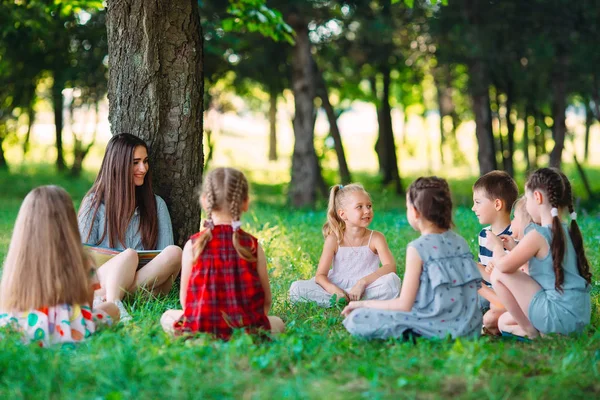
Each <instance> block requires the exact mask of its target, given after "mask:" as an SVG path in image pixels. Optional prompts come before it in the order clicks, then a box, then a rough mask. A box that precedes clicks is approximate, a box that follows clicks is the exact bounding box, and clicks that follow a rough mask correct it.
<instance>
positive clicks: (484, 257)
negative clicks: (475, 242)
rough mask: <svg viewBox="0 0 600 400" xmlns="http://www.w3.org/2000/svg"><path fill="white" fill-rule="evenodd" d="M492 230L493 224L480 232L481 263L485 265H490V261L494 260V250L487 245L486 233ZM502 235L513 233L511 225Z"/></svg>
mask: <svg viewBox="0 0 600 400" xmlns="http://www.w3.org/2000/svg"><path fill="white" fill-rule="evenodd" d="M491 231H492V227H491V226H487V227H485V228H483V229H482V230H481V232H479V258H478V260H479V263H480V264H482V265H483V266H484V267H486V266H487V265H488V263H489V262H490V261H491V260H492V255H493V253H492V250H490V249H489V248H488V247H487V237H486V234H487V233H488V232H491ZM500 235H512V230H511V229H510V225H508V226H507V227H506V228H505V229H504V230H503V231H502V233H500Z"/></svg>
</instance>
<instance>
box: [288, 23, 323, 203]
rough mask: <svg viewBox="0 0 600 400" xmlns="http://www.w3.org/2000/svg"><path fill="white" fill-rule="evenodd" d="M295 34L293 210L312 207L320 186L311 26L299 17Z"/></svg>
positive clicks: (293, 72)
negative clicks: (309, 35)
mask: <svg viewBox="0 0 600 400" xmlns="http://www.w3.org/2000/svg"><path fill="white" fill-rule="evenodd" d="M290 24H291V25H292V28H294V30H295V31H296V44H295V45H294V49H293V53H292V59H293V61H292V63H293V69H292V89H293V91H294V106H295V115H294V123H293V125H294V136H295V139H296V140H295V142H294V152H293V155H292V179H291V182H290V190H289V197H290V201H291V204H292V205H293V206H294V207H304V206H313V205H314V203H315V200H316V190H317V188H318V183H319V178H320V177H319V175H320V174H319V170H318V165H319V164H318V160H317V157H316V153H315V143H314V122H313V118H314V113H315V110H314V98H315V77H314V68H313V65H312V55H311V52H310V41H309V39H308V27H307V25H306V21H304V20H303V19H302V18H301V17H300V16H298V15H297V14H296V15H294V16H293V18H292V19H291V20H290Z"/></svg>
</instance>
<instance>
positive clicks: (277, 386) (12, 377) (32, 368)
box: [0, 166, 600, 399]
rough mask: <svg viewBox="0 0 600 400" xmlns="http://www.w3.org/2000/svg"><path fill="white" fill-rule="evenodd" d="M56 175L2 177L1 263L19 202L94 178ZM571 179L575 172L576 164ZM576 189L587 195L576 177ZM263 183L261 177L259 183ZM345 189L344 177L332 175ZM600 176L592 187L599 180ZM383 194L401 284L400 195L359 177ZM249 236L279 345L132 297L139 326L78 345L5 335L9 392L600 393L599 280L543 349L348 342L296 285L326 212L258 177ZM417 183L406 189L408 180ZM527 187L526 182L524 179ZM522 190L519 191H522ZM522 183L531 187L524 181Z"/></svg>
mask: <svg viewBox="0 0 600 400" xmlns="http://www.w3.org/2000/svg"><path fill="white" fill-rule="evenodd" d="M52 170H53V169H52V168H51V167H39V166H38V167H36V168H33V169H32V170H24V169H22V170H19V171H16V172H13V173H12V175H9V174H7V173H0V188H2V189H1V190H0V259H3V258H4V256H5V255H6V251H7V248H8V244H9V241H10V234H11V231H12V227H13V224H14V220H15V218H16V215H17V212H18V208H19V205H20V202H21V201H22V198H23V197H24V196H25V194H26V193H27V192H28V191H29V190H30V189H31V188H32V187H34V186H37V185H41V184H48V183H55V184H59V185H62V186H64V187H65V188H66V189H67V190H68V191H69V192H70V193H71V195H72V197H73V199H74V200H75V201H76V203H77V204H78V202H79V200H80V199H81V198H82V197H83V195H84V193H85V192H86V191H87V189H88V188H89V187H90V185H91V182H92V180H93V174H91V173H88V174H86V175H85V176H84V177H82V178H79V179H76V180H74V179H71V178H68V177H61V176H57V175H56V174H55V173H54V172H52ZM567 171H569V169H567ZM570 176H573V178H574V185H575V187H576V193H583V192H582V191H581V186H580V183H579V182H578V180H577V179H576V178H577V177H576V175H574V174H570ZM251 178H252V176H251ZM330 178H331V181H334V180H335V179H334V178H333V175H331V176H330ZM599 178H600V171H590V179H591V181H592V182H594V183H595V186H596V188H597V190H598V184H597V182H600V180H599ZM357 180H359V181H362V182H363V183H365V184H366V186H367V188H368V189H370V188H373V190H372V191H371V193H372V196H373V199H374V207H375V219H374V222H373V224H372V226H371V227H372V228H374V229H377V230H380V231H382V232H384V233H385V234H386V237H387V239H388V242H389V244H390V248H391V249H392V252H393V253H394V255H395V256H396V260H397V264H398V270H399V271H398V272H399V274H400V276H402V273H403V270H404V262H403V260H404V256H405V251H406V243H407V242H408V241H410V240H412V239H413V238H415V237H416V233H415V232H414V231H412V229H411V228H410V226H409V225H408V222H407V220H406V216H405V214H404V208H403V201H402V199H399V198H397V197H395V196H393V195H392V194H391V193H389V192H385V191H382V190H375V189H374V188H375V187H376V184H375V181H376V179H375V178H374V177H371V176H359V178H358V179H357ZM256 181H257V180H255V183H254V184H253V186H252V192H253V193H252V195H253V204H252V206H251V211H250V212H249V213H247V214H245V215H244V222H245V228H247V229H248V230H249V231H251V232H252V233H254V234H255V235H256V236H257V237H258V238H259V239H260V241H261V244H262V246H263V247H264V249H265V252H266V254H267V257H268V260H269V271H270V276H271V286H272V290H273V294H274V309H273V314H275V315H280V316H281V317H282V318H283V319H284V321H285V322H286V323H287V326H288V330H287V332H286V333H285V334H283V335H281V336H279V337H277V338H275V339H274V340H273V341H271V342H267V343H260V342H255V341H253V340H252V338H250V337H248V336H245V335H239V336H236V337H234V339H233V340H231V341H230V342H227V343H224V342H219V341H212V340H209V339H206V338H205V337H200V338H198V339H195V340H189V341H183V340H181V339H173V338H170V337H168V336H167V335H165V334H164V333H163V332H162V331H161V329H160V326H159V324H158V321H159V317H160V315H161V313H162V312H163V311H164V310H166V309H168V308H172V307H176V306H177V304H178V300H177V296H176V293H175V291H173V292H172V293H171V295H170V296H169V297H168V298H163V299H152V298H149V297H148V296H144V295H140V296H138V297H136V298H135V299H131V300H130V301H129V302H128V306H129V307H130V308H131V309H132V315H133V317H134V319H133V321H132V322H131V323H130V324H128V325H125V326H118V327H116V328H113V329H110V330H108V331H104V332H101V333H99V334H97V335H95V336H94V337H93V338H92V339H91V340H89V341H87V342H84V343H82V344H80V345H78V346H77V347H76V348H59V347H57V348H51V349H40V348H37V347H34V346H23V345H21V344H20V343H19V342H18V340H17V339H16V338H15V337H12V336H9V337H6V338H5V339H4V340H0V398H24V397H27V398H29V397H34V398H108V399H120V398H158V397H162V398H207V397H210V398H212V397H218V398H231V397H235V398H244V399H254V398H265V399H272V398H327V399H342V398H343V399H348V398H350V399H353V398H399V397H400V398H405V397H406V398H447V397H459V398H474V399H482V398H493V399H496V398H583V397H585V398H594V397H595V396H600V371H599V367H600V330H599V329H598V327H600V316H599V314H598V302H599V300H600V294H599V293H600V282H598V285H595V286H594V292H593V303H594V311H593V317H592V318H593V323H592V326H591V327H589V329H588V330H587V331H586V332H585V334H584V335H581V336H579V337H552V338H550V339H547V340H541V341H538V342H536V343H533V344H524V343H519V342H513V341H507V340H496V339H490V338H481V339H479V340H474V341H468V340H456V341H452V340H438V341H427V340H419V341H418V342H417V344H412V343H402V342H399V341H395V340H388V341H374V342H366V341H363V340H358V339H354V338H352V337H350V336H349V335H348V334H347V332H346V331H345V330H344V329H343V327H342V325H341V321H342V319H341V318H340V315H339V310H336V309H332V310H322V309H319V308H316V307H314V306H310V305H302V306H292V305H290V304H289V302H288V301H287V290H288V288H289V286H290V284H291V282H292V281H294V280H296V279H300V278H304V279H305V278H309V277H310V276H312V274H313V273H314V271H315V269H316V265H317V262H318V258H319V255H320V252H321V246H322V243H323V240H322V237H321V234H320V230H321V225H322V223H323V221H324V218H325V206H324V202H322V204H321V206H320V207H318V208H317V210H318V211H311V210H301V211H293V210H291V209H288V208H287V207H286V206H285V204H284V201H285V200H284V199H285V195H284V194H285V187H284V186H283V185H275V186H273V185H266V184H262V183H260V182H256ZM408 182H409V181H407V182H406V184H408ZM472 182H473V179H465V180H463V181H459V180H455V181H452V182H451V186H452V189H453V193H454V195H455V200H456V203H457V204H458V206H457V208H456V210H455V222H456V225H457V226H456V230H457V231H458V233H460V234H461V235H463V236H464V237H466V238H467V240H468V242H469V243H470V245H471V247H472V250H473V252H474V254H475V252H476V237H477V233H478V231H479V229H480V226H479V224H478V222H477V220H476V218H475V216H474V215H473V213H472V212H471V211H470V198H471V189H470V188H471V184H472ZM521 182H522V180H521ZM520 186H521V185H520ZM521 187H522V186H521ZM581 208H584V209H585V211H584V210H582V209H579V210H578V212H579V215H580V216H581V218H580V222H581V229H582V232H583V236H584V239H585V242H586V248H587V254H588V257H589V259H590V261H591V264H592V269H593V273H594V278H593V279H594V281H600V266H599V264H600V253H599V249H598V241H599V239H600V234H599V233H598V231H599V230H600V218H599V214H598V208H597V207H595V206H594V205H593V203H590V202H587V201H585V200H584V201H582V202H581Z"/></svg>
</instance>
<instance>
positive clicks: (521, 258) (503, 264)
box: [487, 230, 550, 274]
mask: <svg viewBox="0 0 600 400" xmlns="http://www.w3.org/2000/svg"><path fill="white" fill-rule="evenodd" d="M487 240H488V244H489V245H490V246H488V248H491V249H492V251H493V253H494V256H493V260H494V268H495V269H497V270H498V271H500V272H504V273H509V274H510V273H513V272H515V271H517V270H518V269H519V268H521V267H522V266H523V264H525V263H527V262H528V261H529V260H530V259H531V258H532V257H542V258H543V257H546V255H547V254H548V251H549V250H550V248H549V246H548V243H546V239H544V237H543V236H542V235H540V234H539V233H538V232H537V231H535V230H532V231H531V232H529V233H527V234H526V235H525V237H524V238H523V240H521V241H520V242H519V245H518V246H515V248H514V249H513V250H512V251H511V252H509V253H506V252H505V251H504V244H503V243H502V239H500V238H499V237H498V236H496V235H494V234H492V233H488V234H487Z"/></svg>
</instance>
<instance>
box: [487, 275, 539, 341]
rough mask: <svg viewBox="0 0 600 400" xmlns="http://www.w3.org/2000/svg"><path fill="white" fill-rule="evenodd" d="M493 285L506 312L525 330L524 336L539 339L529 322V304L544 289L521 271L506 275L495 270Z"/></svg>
mask: <svg viewBox="0 0 600 400" xmlns="http://www.w3.org/2000/svg"><path fill="white" fill-rule="evenodd" d="M492 284H493V285H494V289H495V290H496V294H497V295H498V297H500V300H501V301H502V303H503V304H504V306H505V307H506V310H507V311H508V312H509V313H510V314H511V316H512V318H513V319H514V320H515V322H516V323H517V324H518V325H519V326H520V327H521V328H522V329H523V334H524V336H528V337H529V338H535V337H537V336H538V331H537V329H535V327H534V326H533V324H532V323H531V321H530V320H529V304H530V303H531V299H533V296H534V295H535V294H536V293H537V292H539V291H540V290H541V289H542V287H541V286H540V285H539V284H538V283H537V282H536V281H535V280H534V279H533V278H532V277H530V276H529V275H527V274H525V273H523V272H521V271H516V272H514V273H512V274H505V273H503V272H500V271H498V269H494V271H493V272H492ZM507 318H508V317H507Z"/></svg>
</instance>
